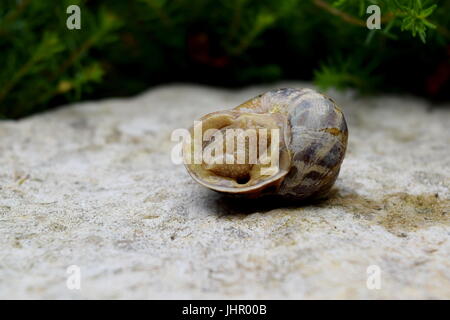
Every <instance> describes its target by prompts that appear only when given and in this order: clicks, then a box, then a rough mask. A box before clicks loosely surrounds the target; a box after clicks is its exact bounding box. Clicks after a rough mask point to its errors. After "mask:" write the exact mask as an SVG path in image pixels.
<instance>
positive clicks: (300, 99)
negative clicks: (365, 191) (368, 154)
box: [183, 88, 348, 200]
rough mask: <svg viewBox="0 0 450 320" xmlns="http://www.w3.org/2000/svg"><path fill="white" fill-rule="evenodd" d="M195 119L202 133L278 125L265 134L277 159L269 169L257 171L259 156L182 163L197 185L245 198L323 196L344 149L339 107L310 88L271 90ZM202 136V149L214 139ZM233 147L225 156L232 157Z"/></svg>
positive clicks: (343, 124) (344, 130)
mask: <svg viewBox="0 0 450 320" xmlns="http://www.w3.org/2000/svg"><path fill="white" fill-rule="evenodd" d="M196 123H197V124H199V123H201V129H198V128H197V129H198V130H201V131H200V132H201V133H202V134H205V132H206V131H207V130H208V129H217V130H219V131H220V132H222V133H225V132H226V130H227V129H230V128H240V129H248V128H254V129H260V128H265V129H267V130H269V129H270V130H271V129H278V130H279V131H278V132H279V134H278V137H277V136H275V135H270V134H269V135H268V137H267V141H268V142H269V145H272V144H273V143H276V142H278V145H279V147H278V152H279V155H278V156H279V161H278V163H277V165H276V167H275V170H273V171H272V172H271V173H270V174H267V173H266V174H261V169H262V168H266V167H267V165H266V166H265V165H264V164H261V163H259V159H258V161H257V162H256V163H253V164H250V163H247V162H246V163H244V164H237V163H233V164H226V163H223V164H214V163H213V164H208V163H205V162H204V161H203V160H202V162H201V163H186V164H185V165H186V168H187V170H188V172H189V174H190V175H191V176H192V178H193V179H194V180H195V181H197V182H199V183H200V184H202V185H203V186H205V187H207V188H209V189H212V190H215V191H218V192H222V193H227V194H236V195H245V196H247V197H251V198H255V197H259V196H262V195H273V194H275V195H279V196H282V197H285V198H291V199H296V200H304V199H307V198H318V197H322V196H325V195H326V194H327V192H328V191H329V190H330V189H331V187H332V185H333V184H334V182H335V181H336V178H337V176H338V174H339V170H340V166H341V163H342V160H343V159H344V155H345V151H346V148H347V139H348V130H347V124H346V122H345V118H344V115H343V113H342V111H341V110H340V109H339V108H338V107H337V106H336V104H335V102H334V101H333V100H332V99H330V98H328V97H326V96H324V95H322V94H320V93H317V92H316V91H314V90H311V89H291V88H284V89H278V90H271V91H268V92H265V93H263V94H260V95H258V96H257V97H255V98H253V99H250V100H248V101H247V102H245V103H243V104H241V105H239V106H238V107H236V108H234V109H231V110H225V111H219V112H214V113H210V114H207V115H205V116H204V117H202V118H201V119H200V121H199V122H196ZM195 127H196V125H194V127H192V128H191V130H190V132H191V136H192V134H194V133H195V129H196V128H195ZM227 134H228V133H227ZM203 139H204V138H203ZM258 139H260V137H259V136H258ZM206 140H207V141H202V142H201V143H202V147H203V149H205V148H208V146H211V145H212V143H213V142H212V141H215V139H211V138H210V139H209V141H208V139H206ZM246 141H247V140H246ZM247 142H248V141H247ZM271 150H272V149H271ZM245 151H248V147H246V149H245V150H244V152H245ZM183 152H184V153H185V154H186V153H190V154H191V155H193V152H194V147H193V144H192V143H189V144H185V145H184V149H183ZM226 152H228V150H227V151H226ZM237 152H239V151H237ZM237 152H231V153H229V152H228V154H226V155H227V156H232V157H233V156H234V157H236V154H237ZM245 159H247V160H248V155H246V158H245ZM272 166H273V165H272Z"/></svg>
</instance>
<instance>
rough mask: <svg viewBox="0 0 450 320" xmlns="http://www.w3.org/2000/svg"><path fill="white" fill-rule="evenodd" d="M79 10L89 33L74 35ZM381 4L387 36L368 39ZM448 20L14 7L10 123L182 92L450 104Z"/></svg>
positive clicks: (143, 5) (1, 13)
mask: <svg viewBox="0 0 450 320" xmlns="http://www.w3.org/2000/svg"><path fill="white" fill-rule="evenodd" d="M72 4H77V5H79V6H80V8H81V30H68V29H67V27H66V19H67V18H68V16H69V15H68V14H67V13H66V8H67V7H68V6H69V5H72ZM371 4H376V5H378V6H380V8H381V13H382V18H381V22H382V29H381V30H368V29H367V27H366V19H367V18H368V14H367V13H366V8H367V7H368V6H369V5H371ZM448 12H450V1H428V0H394V1H392V0H329V1H326V0H276V1H275V0H273V1H271V0H258V1H256V0H223V1H209V0H130V1H120V0H109V1H99V0H61V1H50V0H42V1H32V0H2V1H1V2H0V62H1V63H2V64H1V66H2V70H1V72H0V117H2V118H18V117H22V116H25V115H28V114H31V113H34V112H37V111H41V110H45V109H48V108H50V107H53V106H57V105H60V104H64V103H67V102H72V101H79V100H82V99H93V98H101V97H105V96H117V95H120V96H126V95H132V94H136V93H138V92H140V91H142V90H144V89H145V88H147V87H148V86H151V85H155V84H159V83H164V82H170V81H194V82H200V83H207V84H213V85H225V86H240V85H245V84H251V83H254V82H267V81H275V80H280V79H306V80H310V79H314V81H315V82H316V84H317V85H319V86H320V87H321V88H324V89H326V88H329V87H336V88H340V89H342V88H347V87H354V88H356V89H358V90H359V91H360V92H363V93H365V92H377V91H409V92H413V93H416V94H421V95H425V96H429V97H438V98H439V97H440V98H449V93H448V92H450V90H448V89H449V81H448V77H449V76H447V78H445V74H447V73H448V74H450V65H449V60H450V59H449V54H448V53H447V52H448V49H447V48H448V43H449V39H450V32H449V30H448V26H449V25H450V15H449V14H448ZM412 70H414V71H412ZM447 71H448V72H447ZM446 72H447V73H446ZM411 73H412V74H413V76H411ZM442 74H444V76H442Z"/></svg>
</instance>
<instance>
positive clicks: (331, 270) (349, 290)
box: [0, 83, 450, 299]
mask: <svg viewBox="0 0 450 320" xmlns="http://www.w3.org/2000/svg"><path fill="white" fill-rule="evenodd" d="M285 86H292V87H304V86H308V85H305V84H300V83H283V84H277V85H275V86H265V87H252V88H248V89H245V90H239V91H227V90H219V89H212V88H204V87H199V86H190V85H173V86H165V87H160V88H156V89H152V90H150V91H148V92H147V93H145V94H142V95H140V96H138V97H135V98H131V99H111V100H103V101H98V102H88V103H81V104H77V105H72V106H70V107H65V108H62V109H60V110H56V111H51V112H48V113H45V114H41V115H37V116H34V117H30V118H27V119H24V120H21V121H17V122H12V121H3V122H0V298H68V299H78V298H113V299H114V298H256V299H258V298H269V299H270V298H300V299H301V298H306V299H310V298H369V299H372V298H447V299H449V298H450V239H449V238H450V221H449V215H450V212H449V211H450V203H449V198H450V170H449V168H450V150H449V146H450V130H449V127H450V108H449V107H450V106H448V105H447V106H445V107H432V106H430V105H429V103H427V102H426V101H422V100H419V99H416V98H412V97H392V96H385V97H376V98H365V99H362V98H358V97H355V96H354V95H353V94H352V93H349V92H347V93H345V94H342V93H336V92H330V93H329V94H330V95H331V96H332V97H333V98H335V100H336V101H337V103H338V104H339V105H340V106H341V107H342V108H343V110H344V112H345V115H346V118H347V122H348V125H349V132H350V137H349V146H348V152H347V156H346V158H345V160H344V163H343V165H342V170H341V174H340V177H339V179H338V181H337V183H336V187H335V188H334V192H333V193H332V195H331V197H330V198H329V199H328V200H326V201H324V202H320V203H316V204H310V205H304V206H294V205H290V206H286V205H282V204H278V203H273V202H270V203H268V202H265V201H257V202H248V203H247V202H246V203H242V202H236V201H231V200H228V199H227V198H224V197H222V196H220V195H219V194H216V193H214V192H212V191H209V190H206V189H204V188H203V187H201V186H200V185H198V184H196V183H195V182H194V181H193V180H192V179H191V178H190V177H189V176H188V174H187V173H186V170H185V169H184V167H183V166H181V165H174V164H172V163H171V161H170V151H171V148H172V147H173V146H174V143H173V142H171V141H170V134H171V132H172V130H174V129H176V128H182V127H188V126H190V125H192V121H193V120H194V119H197V118H199V117H200V116H202V115H204V114H205V113H208V112H211V111H215V110H219V109H225V108H230V107H233V106H235V105H237V104H239V103H241V102H243V101H244V100H246V99H248V98H250V97H252V96H254V95H256V94H258V93H260V92H263V91H265V90H268V89H270V88H273V87H285ZM70 265H77V266H79V267H80V268H81V276H82V277H81V290H80V291H76V290H75V291H71V290H69V289H68V288H67V286H66V280H67V274H66V269H67V267H68V266H70ZM370 265H377V266H378V267H379V268H380V270H381V289H379V290H369V289H368V288H367V286H366V281H367V277H368V275H367V273H366V270H367V268H368V266H370Z"/></svg>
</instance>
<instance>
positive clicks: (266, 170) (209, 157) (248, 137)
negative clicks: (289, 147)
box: [189, 112, 289, 192]
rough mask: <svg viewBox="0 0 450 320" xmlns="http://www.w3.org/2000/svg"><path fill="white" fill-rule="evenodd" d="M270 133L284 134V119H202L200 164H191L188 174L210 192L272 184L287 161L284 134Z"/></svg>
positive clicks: (246, 116)
mask: <svg viewBox="0 0 450 320" xmlns="http://www.w3.org/2000/svg"><path fill="white" fill-rule="evenodd" d="M211 129H212V131H211ZM208 130H210V131H209V132H208ZM273 130H278V131H283V119H281V117H280V116H277V115H273V114H272V115H268V114H247V113H244V114H243V113H233V112H223V113H215V114H211V115H208V116H206V117H204V118H203V119H202V135H203V140H204V141H203V142H202V150H203V157H202V163H201V164H194V165H190V166H189V167H190V172H191V173H192V174H193V176H196V177H197V178H198V180H199V182H201V183H203V184H207V185H208V186H209V187H211V188H212V189H215V188H214V186H216V187H217V188H221V187H230V188H234V189H237V190H238V189H242V188H247V187H252V186H257V185H259V184H264V183H270V182H273V181H272V180H273V179H276V178H277V177H279V176H280V173H283V174H284V169H286V168H287V167H288V164H287V163H286V160H287V159H288V158H289V157H287V156H286V153H287V152H286V150H285V144H284V136H283V134H280V133H279V132H278V133H277V132H275V131H273ZM274 132H275V133H277V136H276V137H274ZM274 143H276V144H277V145H276V146H274V145H273V144H274ZM191 150H192V151H193V148H191ZM273 156H276V157H273ZM280 156H281V159H280ZM274 158H276V159H277V162H276V163H275V164H274V162H273V159H274ZM280 160H281V161H280ZM236 192H238V191H236Z"/></svg>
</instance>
